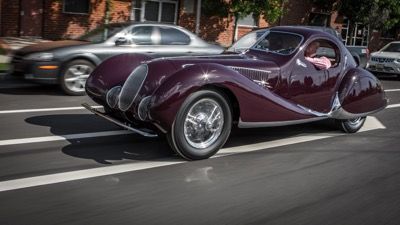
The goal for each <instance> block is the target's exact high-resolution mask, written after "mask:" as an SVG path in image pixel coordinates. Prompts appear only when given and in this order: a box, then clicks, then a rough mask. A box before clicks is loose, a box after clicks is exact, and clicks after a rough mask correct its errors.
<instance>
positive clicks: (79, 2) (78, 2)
mask: <svg viewBox="0 0 400 225" xmlns="http://www.w3.org/2000/svg"><path fill="white" fill-rule="evenodd" d="M63 3H64V4H63V12H64V13H78V14H88V13H89V7H90V2H89V0H64V1H63Z"/></svg>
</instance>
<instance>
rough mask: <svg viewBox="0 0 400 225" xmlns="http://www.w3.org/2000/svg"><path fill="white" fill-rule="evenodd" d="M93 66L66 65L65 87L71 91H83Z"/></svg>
mask: <svg viewBox="0 0 400 225" xmlns="http://www.w3.org/2000/svg"><path fill="white" fill-rule="evenodd" d="M92 71H93V67H92V66H89V65H84V64H76V65H72V66H70V67H68V68H67V69H66V71H65V74H64V83H65V87H66V88H67V89H68V90H70V91H71V92H76V93H79V92H84V91H85V83H86V80H87V79H88V77H89V75H90V73H92Z"/></svg>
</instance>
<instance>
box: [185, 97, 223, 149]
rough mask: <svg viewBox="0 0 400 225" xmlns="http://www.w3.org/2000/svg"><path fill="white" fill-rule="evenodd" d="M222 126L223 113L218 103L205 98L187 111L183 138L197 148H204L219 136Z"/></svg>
mask: <svg viewBox="0 0 400 225" xmlns="http://www.w3.org/2000/svg"><path fill="white" fill-rule="evenodd" d="M223 126H224V113H223V110H222V107H221V106H220V104H219V103H218V102H216V101H214V100H213V99H210V98H205V99H201V100H199V101H198V102H196V103H195V104H194V105H193V106H192V107H191V108H190V109H189V111H188V113H187V115H186V118H185V122H184V134H185V139H186V141H187V142H188V144H189V145H191V146H192V147H194V148H197V149H205V148H207V147H209V146H211V145H212V144H214V142H215V141H216V140H217V139H218V138H219V136H220V135H221V132H222V128H223Z"/></svg>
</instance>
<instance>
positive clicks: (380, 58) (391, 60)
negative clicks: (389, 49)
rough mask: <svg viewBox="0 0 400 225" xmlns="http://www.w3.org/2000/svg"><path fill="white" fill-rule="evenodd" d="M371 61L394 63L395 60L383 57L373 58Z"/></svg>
mask: <svg viewBox="0 0 400 225" xmlns="http://www.w3.org/2000/svg"><path fill="white" fill-rule="evenodd" d="M371 60H372V61H374V62H380V63H390V62H394V60H395V59H393V58H383V57H372V58H371Z"/></svg>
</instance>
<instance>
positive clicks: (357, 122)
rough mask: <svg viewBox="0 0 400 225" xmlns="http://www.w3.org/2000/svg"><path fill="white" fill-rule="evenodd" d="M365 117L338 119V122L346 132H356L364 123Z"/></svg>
mask: <svg viewBox="0 0 400 225" xmlns="http://www.w3.org/2000/svg"><path fill="white" fill-rule="evenodd" d="M365 119H366V118H365V117H357V118H353V119H348V120H336V124H337V125H338V126H339V128H340V129H341V130H342V131H344V132H345V133H355V132H357V131H358V130H360V129H361V127H362V126H363V125H364V123H365Z"/></svg>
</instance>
